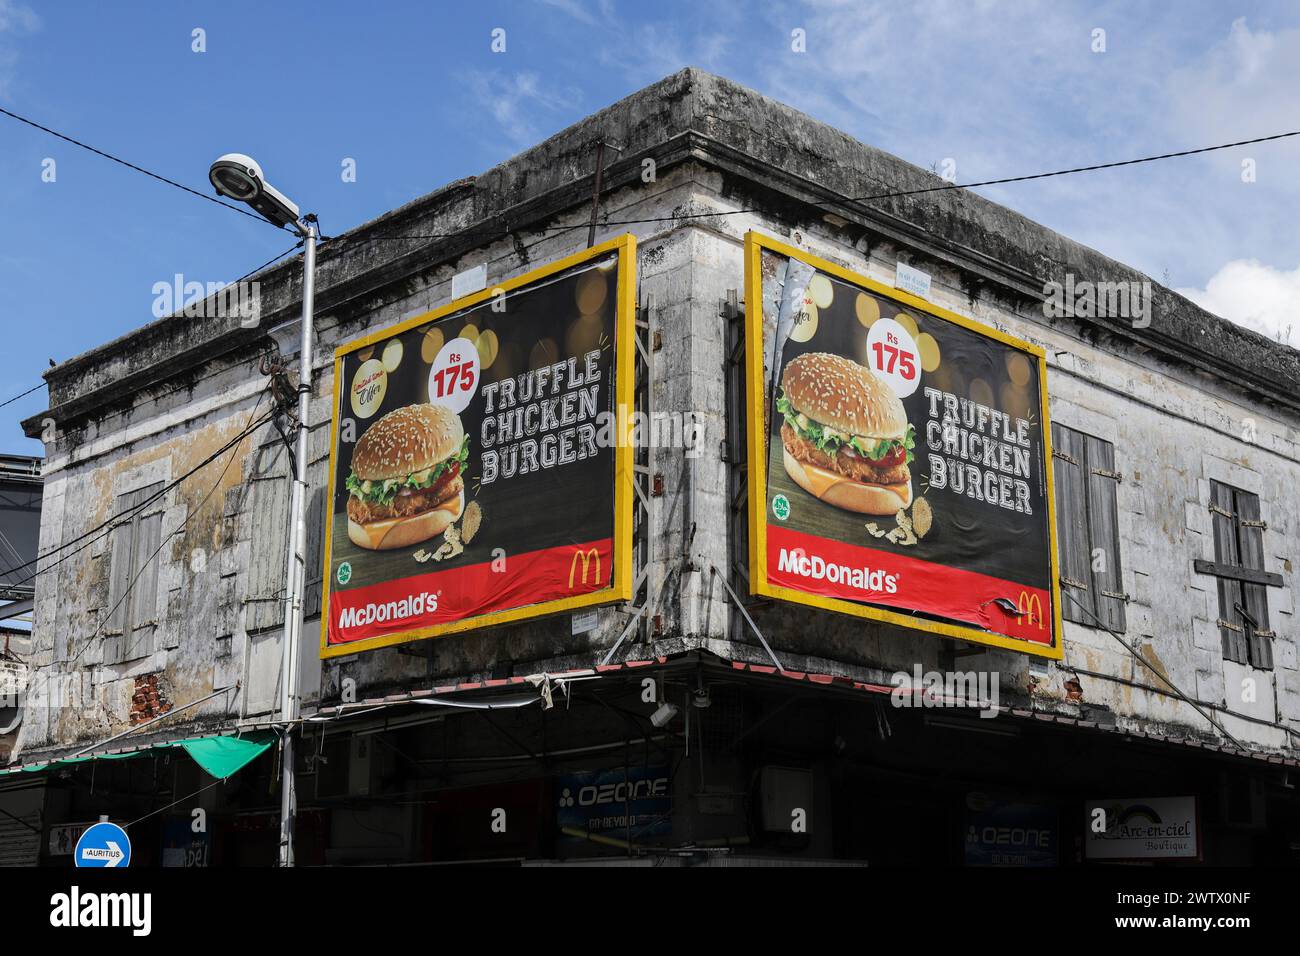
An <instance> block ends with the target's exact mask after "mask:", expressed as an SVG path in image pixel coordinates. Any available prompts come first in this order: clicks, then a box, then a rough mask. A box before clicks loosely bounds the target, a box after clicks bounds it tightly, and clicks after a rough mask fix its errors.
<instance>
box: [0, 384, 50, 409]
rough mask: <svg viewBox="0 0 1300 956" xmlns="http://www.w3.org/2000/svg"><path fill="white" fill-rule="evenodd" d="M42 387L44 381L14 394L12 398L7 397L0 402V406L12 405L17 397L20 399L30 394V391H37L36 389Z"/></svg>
mask: <svg viewBox="0 0 1300 956" xmlns="http://www.w3.org/2000/svg"><path fill="white" fill-rule="evenodd" d="M44 387H45V383H44V382H41V384H40V385H33V386H32V387H31V388H29V389H28V390H27V391H25V392H23V393H22V394H21V395H15V396H14V397H13V398H9V399H6V400H5V401H3V402H0V408H4V407H5V406H6V405H12V404H13V403H14V402H16V401H18V399H20V398H26V397H27V396H28V395H30V394H31V393H32V392H35V391H37V390H38V389H42V388H44Z"/></svg>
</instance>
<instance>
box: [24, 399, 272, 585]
mask: <svg viewBox="0 0 1300 956" xmlns="http://www.w3.org/2000/svg"><path fill="white" fill-rule="evenodd" d="M270 420H271V416H270V415H266V416H264V417H263V418H261V419H259V420H258V421H257V422H256V423H254V424H253V425H252V427H251V428H249V429H248V430H246V431H245V432H243V433H241V434H239V435H236V436H235V437H234V438H232V439H231V440H230V441H229V442H227V443H226V444H225V445H223V446H222V447H221V448H219V449H217V450H216V451H215V452H213V453H212V454H211V455H210V456H208V457H207V458H205V459H204V460H203V461H201V462H199V464H197V465H195V466H194V467H193V468H191V469H190V470H189V471H187V472H186V473H185V474H184V475H182V476H181V477H179V478H177V479H176V480H175V481H172V482H170V483H168V484H167V485H165V486H164V487H163V488H162V489H160V490H159V491H158V492H156V493H155V494H153V495H150V496H149V497H148V498H146V499H145V500H144V501H142V502H140V503H139V504H137V505H133V506H132V507H130V508H126V509H123V510H122V511H120V512H117V513H116V514H113V515H112V516H110V517H109V518H107V519H106V520H104V521H102V522H101V523H99V524H98V525H96V526H95V527H93V528H91V529H90V530H89V531H86V532H84V533H83V534H79V535H77V536H76V537H74V538H72V539H70V540H69V541H66V542H64V543H63V544H60V545H58V546H56V547H53V548H50V549H49V550H48V551H45V552H43V553H41V554H38V555H37V556H36V557H35V558H33V559H32V560H31V561H28V562H27V563H26V564H22V565H19V566H18V567H16V568H14V569H13V571H22V570H25V569H26V568H30V567H32V566H33V565H37V564H38V563H39V562H40V561H42V560H44V559H45V558H48V557H49V556H50V555H53V554H58V553H59V552H60V551H64V550H66V549H68V548H71V547H72V546H73V545H75V544H78V543H81V542H85V543H84V544H82V545H81V547H80V548H77V550H76V551H72V552H70V553H69V554H65V555H64V556H63V557H61V558H59V559H58V560H57V561H55V562H53V563H52V564H49V565H47V566H45V567H43V568H41V567H38V568H37V570H35V571H33V572H32V574H31V575H30V576H29V577H27V578H24V579H23V580H22V581H20V582H18V583H19V584H25V583H26V582H27V581H30V580H32V579H33V578H35V577H36V576H37V575H38V574H44V573H46V572H47V571H52V570H53V569H54V568H56V567H58V565H60V564H62V563H63V562H64V561H66V560H67V559H68V558H71V557H72V556H73V555H76V554H78V553H79V552H81V551H83V550H85V549H86V548H88V547H90V545H92V544H94V543H95V541H97V540H99V538H101V537H103V536H104V535H106V534H108V533H109V532H111V531H112V530H113V528H114V527H116V526H117V525H119V524H121V523H122V522H123V521H124V520H126V519H127V518H131V517H134V516H135V514H136V513H137V512H139V511H141V510H142V509H144V508H146V507H148V506H149V505H150V504H152V503H153V502H155V501H157V500H158V499H159V498H160V497H162V496H163V495H164V494H166V493H167V492H168V491H170V490H171V489H172V488H175V487H176V486H177V485H179V484H180V483H181V482H182V481H184V480H185V479H186V478H189V477H190V476H191V475H193V474H195V473H196V472H198V471H200V470H201V469H203V468H205V467H207V466H208V465H210V464H212V463H213V462H214V461H216V460H217V459H218V458H220V457H221V456H222V455H223V454H224V453H225V452H226V451H228V450H229V449H230V448H231V447H233V446H234V445H237V444H239V443H240V442H241V441H243V440H244V439H245V438H247V437H248V436H249V435H250V434H252V432H254V431H256V430H257V429H258V428H261V427H262V426H263V425H265V424H266V423H267V422H269V421H270ZM88 539H89V540H88ZM11 573H12V572H11Z"/></svg>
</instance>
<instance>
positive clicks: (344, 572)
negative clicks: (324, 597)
mask: <svg viewBox="0 0 1300 956" xmlns="http://www.w3.org/2000/svg"><path fill="white" fill-rule="evenodd" d="M336 576H337V577H338V579H339V584H347V583H348V582H349V581H351V580H352V563H351V562H350V561H344V562H343V563H342V564H340V565H339V573H338V574H337V575H336Z"/></svg>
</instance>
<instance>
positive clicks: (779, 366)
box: [745, 233, 1061, 658]
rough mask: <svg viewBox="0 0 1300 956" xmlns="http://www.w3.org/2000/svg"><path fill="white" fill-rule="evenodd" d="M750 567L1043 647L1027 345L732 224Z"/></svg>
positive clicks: (891, 617)
mask: <svg viewBox="0 0 1300 956" xmlns="http://www.w3.org/2000/svg"><path fill="white" fill-rule="evenodd" d="M745 302H746V304H747V309H746V323H747V324H746V352H747V366H746V384H747V398H748V401H747V408H748V409H751V410H752V411H751V412H750V415H749V430H748V440H749V476H750V489H749V501H750V511H749V515H750V526H749V530H750V535H749V558H750V569H751V573H750V586H751V590H753V592H754V593H756V594H761V595H765V596H768V597H775V598H780V599H783V600H787V601H793V602H797V603H800V604H808V605H812V606H815V607H820V608H825V609H828V610H833V611H840V612H843V613H847V614H854V615H857V616H860V617H866V618H873V619H875V620H879V621H884V622H887V623H890V624H896V625H900V626H903V627H908V628H914V629H920V630H923V631H928V632H931V633H935V634H942V635H945V636H948V637H955V638H960V639H962V640H966V641H973V642H976V643H980V644H989V645H994V646H998V647H1004V648H1011V649H1015V650H1021V651H1025V652H1027V653H1030V654H1036V655H1040V656H1043V657H1053V658H1059V657H1060V656H1061V647H1060V638H1059V634H1060V598H1059V591H1058V587H1059V586H1058V584H1057V573H1056V547H1055V531H1056V525H1055V518H1054V513H1053V501H1052V470H1051V447H1050V441H1051V431H1050V429H1049V428H1048V420H1047V395H1046V385H1045V383H1046V371H1047V370H1046V363H1045V360H1044V355H1043V352H1042V350H1041V349H1038V348H1037V347H1035V346H1033V345H1031V344H1029V343H1027V342H1022V341H1020V340H1018V339H1015V338H1012V337H1011V336H1008V335H1006V334H1004V333H1002V332H999V331H997V330H996V329H991V328H988V327H986V326H983V325H980V324H979V323H976V322H974V321H972V320H970V319H967V318H965V317H963V316H960V315H957V314H956V313H953V312H950V311H948V310H946V309H942V308H939V307H938V306H935V305H932V304H930V303H929V302H926V301H925V300H923V299H920V298H917V297H916V296H914V295H910V294H908V293H906V292H902V291H899V290H897V289H891V288H888V287H886V286H884V285H881V284H880V283H878V282H874V281H872V280H871V279H868V278H866V277H865V276H861V275H858V274H856V273H853V272H849V271H848V270H845V269H842V268H840V267H838V266H836V265H834V264H833V263H830V262H827V261H825V260H823V259H819V258H817V257H815V256H812V255H809V254H807V253H804V252H801V251H799V250H797V249H794V248H793V247H791V246H788V245H785V244H783V243H780V242H777V241H776V240H773V239H769V238H767V237H764V236H760V235H758V234H756V233H749V234H748V235H747V236H746V238H745Z"/></svg>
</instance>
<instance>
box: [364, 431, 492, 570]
mask: <svg viewBox="0 0 1300 956" xmlns="http://www.w3.org/2000/svg"><path fill="white" fill-rule="evenodd" d="M468 458H469V439H468V438H467V437H466V435H465V429H464V427H463V426H462V425H461V423H460V416H458V415H457V414H456V413H455V412H453V411H451V410H450V409H448V408H444V407H443V406H441V405H407V406H405V407H403V408H398V409H394V410H393V411H391V412H389V413H388V414H387V415H384V416H383V417H382V418H380V419H378V420H377V421H376V422H375V423H374V424H373V425H371V426H370V428H369V429H367V430H366V433H365V434H364V435H362V436H361V440H360V441H358V442H357V446H356V448H355V449H353V451H352V472H351V474H349V475H348V480H347V489H348V537H349V538H350V539H351V540H352V543H353V544H355V545H357V546H358V547H361V548H369V549H371V550H380V549H383V550H387V549H389V548H405V547H409V546H410V545H413V544H418V543H420V542H421V541H427V540H429V539H430V538H433V537H436V536H438V535H440V534H442V533H443V532H444V531H446V530H447V526H448V525H450V524H451V523H452V522H453V521H455V520H456V519H457V518H459V517H460V514H461V511H462V509H463V508H464V507H465V483H464V481H463V479H462V474H463V472H464V470H465V463H466V461H467V460H468Z"/></svg>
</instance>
